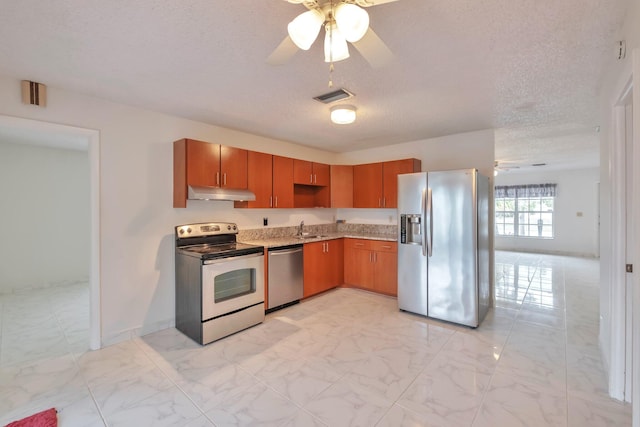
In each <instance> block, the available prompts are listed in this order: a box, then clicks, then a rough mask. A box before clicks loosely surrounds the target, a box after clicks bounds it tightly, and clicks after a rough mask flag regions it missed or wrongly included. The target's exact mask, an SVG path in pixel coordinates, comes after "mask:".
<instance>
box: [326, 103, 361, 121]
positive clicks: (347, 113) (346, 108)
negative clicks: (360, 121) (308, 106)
mask: <svg viewBox="0 0 640 427" xmlns="http://www.w3.org/2000/svg"><path fill="white" fill-rule="evenodd" d="M331 121H332V122H333V123H335V124H337V125H348V124H351V123H353V122H355V121H356V107H354V106H353V105H335V106H333V107H331Z"/></svg>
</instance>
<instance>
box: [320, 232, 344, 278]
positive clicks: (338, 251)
mask: <svg viewBox="0 0 640 427" xmlns="http://www.w3.org/2000/svg"><path fill="white" fill-rule="evenodd" d="M325 243H326V248H327V249H326V251H327V255H328V256H327V264H326V265H325V271H326V272H327V275H328V281H327V286H326V289H325V290H327V289H331V288H335V287H336V286H340V285H342V284H343V283H344V244H343V241H342V239H335V240H328V241H327V242H325Z"/></svg>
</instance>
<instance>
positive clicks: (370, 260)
mask: <svg viewBox="0 0 640 427" xmlns="http://www.w3.org/2000/svg"><path fill="white" fill-rule="evenodd" d="M372 253H373V252H369V262H373V256H372V255H371V254H372Z"/></svg>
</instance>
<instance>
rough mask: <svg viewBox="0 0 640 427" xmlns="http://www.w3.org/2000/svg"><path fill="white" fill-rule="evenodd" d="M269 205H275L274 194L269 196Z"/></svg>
mask: <svg viewBox="0 0 640 427" xmlns="http://www.w3.org/2000/svg"><path fill="white" fill-rule="evenodd" d="M269 207H270V208H272V207H273V196H269Z"/></svg>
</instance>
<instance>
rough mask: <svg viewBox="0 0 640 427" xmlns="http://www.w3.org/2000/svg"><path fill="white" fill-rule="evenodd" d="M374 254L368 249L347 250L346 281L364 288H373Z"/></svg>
mask: <svg viewBox="0 0 640 427" xmlns="http://www.w3.org/2000/svg"><path fill="white" fill-rule="evenodd" d="M372 254H373V252H372V251H370V250H368V249H351V250H348V251H346V252H345V259H344V282H345V283H346V284H349V285H354V286H358V287H362V288H373V286H372V285H373V280H372V279H373V268H372V263H371V261H372Z"/></svg>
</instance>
